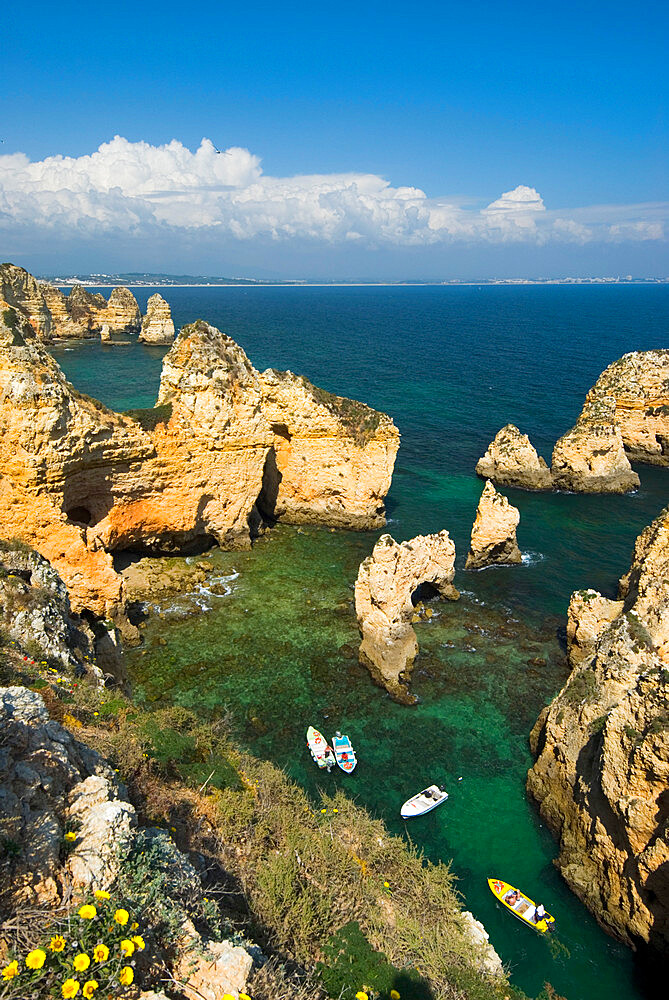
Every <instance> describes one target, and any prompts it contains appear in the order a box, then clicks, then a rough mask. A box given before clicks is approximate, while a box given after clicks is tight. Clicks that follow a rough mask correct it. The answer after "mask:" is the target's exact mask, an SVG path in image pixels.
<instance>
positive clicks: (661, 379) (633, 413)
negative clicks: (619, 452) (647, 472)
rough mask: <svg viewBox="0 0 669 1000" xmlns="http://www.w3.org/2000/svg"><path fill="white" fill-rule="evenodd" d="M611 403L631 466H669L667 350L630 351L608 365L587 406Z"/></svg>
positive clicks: (588, 396) (668, 376)
mask: <svg viewBox="0 0 669 1000" xmlns="http://www.w3.org/2000/svg"><path fill="white" fill-rule="evenodd" d="M603 398H606V399H609V400H612V403H613V407H614V420H615V423H616V425H617V426H618V427H619V428H620V433H621V434H622V439H623V444H624V446H625V450H626V452H627V454H628V455H629V457H630V458H631V460H632V461H633V462H650V463H652V464H654V465H669V350H657V351H632V352H631V353H630V354H625V355H623V357H622V358H619V359H618V360H617V361H614V362H613V364H611V365H609V367H608V368H607V369H605V371H603V372H602V374H601V375H600V376H599V378H598V379H597V382H596V383H595V385H594V386H593V387H592V389H591V390H590V392H589V393H588V395H587V397H586V406H589V405H591V404H593V403H596V402H597V401H598V400H601V399H603Z"/></svg>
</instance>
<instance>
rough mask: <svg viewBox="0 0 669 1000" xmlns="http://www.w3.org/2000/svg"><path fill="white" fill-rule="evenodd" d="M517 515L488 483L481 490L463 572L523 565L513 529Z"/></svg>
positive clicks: (517, 518)
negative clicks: (495, 566)
mask: <svg viewBox="0 0 669 1000" xmlns="http://www.w3.org/2000/svg"><path fill="white" fill-rule="evenodd" d="M519 523H520V511H519V510H518V508H517V507H513V506H512V505H511V504H510V503H509V501H508V500H507V498H506V497H505V496H504V495H503V494H502V493H498V492H497V490H496V489H495V487H494V486H493V484H492V483H491V482H490V480H488V481H487V482H486V484H485V487H484V488H483V493H482V494H481V499H480V500H479V505H478V509H477V511H476V520H475V521H474V524H473V526H472V538H471V545H470V549H469V553H468V555H467V563H466V566H465V569H483V568H484V567H486V566H493V565H499V564H509V563H519V562H522V557H521V554H520V549H519V548H518V542H517V541H516V528H517V527H518V524H519Z"/></svg>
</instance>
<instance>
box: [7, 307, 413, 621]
mask: <svg viewBox="0 0 669 1000" xmlns="http://www.w3.org/2000/svg"><path fill="white" fill-rule="evenodd" d="M3 317H5V318H4V319H3ZM277 379H278V376H276V373H271V374H270V375H268V376H266V377H265V376H262V377H261V376H260V375H259V374H258V373H257V372H256V370H255V369H254V368H253V366H252V365H251V363H250V361H249V360H248V358H247V357H246V355H245V354H244V352H243V351H242V349H241V348H240V347H238V346H237V344H235V343H234V341H233V340H231V339H230V338H229V337H226V336H225V335H224V334H222V333H220V332H219V331H218V330H216V329H215V328H214V327H211V326H209V325H208V324H207V323H204V322H201V321H200V322H198V323H194V324H191V325H190V326H188V327H185V328H184V329H183V330H182V331H181V333H180V335H179V337H178V338H177V340H176V341H175V343H174V345H173V346H172V349H171V350H170V351H169V352H168V354H167V355H166V357H165V359H164V364H163V372H162V376H161V382H160V391H159V396H158V403H157V406H156V407H155V408H153V409H151V410H146V411H135V412H133V413H129V414H119V413H114V412H113V411H112V410H109V409H108V408H107V407H105V406H103V405H102V404H101V403H98V402H97V401H96V400H93V399H91V398H89V397H87V396H84V395H83V394H82V393H79V392H77V391H76V390H75V389H74V388H73V387H72V386H71V385H70V384H69V383H68V382H67V381H66V380H65V378H64V376H63V373H62V372H61V371H60V369H59V367H58V365H57V364H56V363H55V361H54V360H53V358H52V357H51V356H50V355H49V354H48V353H47V352H46V351H45V350H44V349H43V348H42V347H41V345H40V344H39V342H38V341H37V339H36V336H35V332H34V329H33V327H32V326H31V324H30V323H29V322H28V320H27V319H25V318H24V317H20V316H19V315H18V314H17V313H16V311H12V310H5V311H4V312H2V311H0V499H1V500H2V504H3V517H2V523H1V526H0V531H1V533H2V537H5V538H12V537H16V538H19V539H22V540H23V541H25V542H27V543H28V544H30V545H32V546H33V547H34V548H35V549H37V551H39V552H40V553H41V554H42V555H43V556H45V558H47V559H48V560H49V561H50V562H51V563H52V565H53V566H54V568H55V569H56V571H57V572H58V573H59V574H60V576H61V577H62V579H63V580H64V582H65V584H66V586H67V588H68V591H69V593H70V598H71V600H72V605H73V607H74V609H75V610H77V611H79V610H81V609H82V608H88V609H90V610H92V611H94V612H95V613H96V614H98V615H101V616H105V617H116V616H120V617H119V621H120V622H121V624H123V620H122V616H121V611H122V607H123V604H124V593H123V581H122V578H121V576H120V575H119V574H118V573H117V572H116V571H115V570H114V566H113V562H112V556H111V552H113V551H115V550H120V549H135V550H139V551H148V552H151V551H153V552H166V551H171V552H178V551H184V550H187V549H189V548H191V549H192V548H193V547H194V546H197V545H202V544H206V543H207V541H208V540H210V541H215V542H217V543H218V544H219V545H222V546H225V547H230V546H234V545H248V544H249V543H250V538H251V535H252V533H253V531H254V530H257V529H258V527H259V524H260V521H261V515H260V513H259V512H258V508H257V506H256V502H257V501H259V497H260V495H261V494H262V506H263V509H264V510H268V511H269V512H270V513H273V514H274V516H283V515H285V516H286V517H287V518H290V517H291V516H292V512H294V511H295V512H297V513H296V514H295V517H296V519H299V520H303V521H306V520H311V521H312V522H313V523H320V524H328V525H332V526H340V527H343V526H346V527H353V528H359V527H366V526H369V525H377V524H379V523H383V513H382V511H383V506H382V500H383V496H384V493H385V491H386V490H387V488H388V485H389V483H390V478H391V475H392V467H393V463H394V460H395V454H396V451H397V447H398V443H399V435H398V432H397V430H396V429H395V427H394V425H393V424H392V421H391V420H390V419H389V418H388V417H385V415H383V414H376V413H375V411H372V410H369V408H368V407H364V406H363V405H362V404H356V403H353V402H352V401H346V400H339V401H338V403H337V405H338V406H339V407H340V416H339V418H338V419H337V417H336V416H335V413H336V407H335V406H334V404H331V403H330V397H327V394H325V396H326V399H327V404H326V403H322V404H317V403H316V402H315V401H314V402H313V403H308V399H309V398H310V397H313V398H314V399H315V397H316V396H317V394H318V390H316V389H315V388H314V387H310V386H309V384H308V383H305V382H302V381H300V380H297V379H296V378H295V376H292V375H290V376H286V377H285V378H284V380H283V384H284V386H285V392H284V393H282V394H279V396H277V394H274V395H271V397H270V398H269V399H268V393H267V382H268V381H269V383H270V384H273V383H274V382H275V381H276V380H277ZM293 382H295V383H299V391H297V390H296V391H295V392H292V391H288V387H289V386H291V385H292V384H293ZM333 398H335V399H337V397H333ZM319 406H322V407H323V408H324V409H325V410H326V411H327V414H328V417H327V418H326V416H325V415H323V416H322V417H321V416H319V415H318V407H319ZM347 406H350V407H351V408H352V409H353V411H354V412H355V413H356V414H357V413H358V412H359V411H360V412H361V413H362V414H363V421H362V423H363V424H364V420H365V419H369V420H370V421H372V422H373V423H374V426H372V427H367V428H365V427H363V428H361V427H360V426H359V425H358V424H354V423H352V422H351V421H348V420H347V419H346V413H347V410H346V407H347ZM300 407H305V408H306V412H305V411H303V412H300ZM291 432H292V433H291ZM284 435H290V443H291V447H292V449H293V451H292V452H291V455H295V456H298V457H299V465H298V464H296V462H297V461H298V460H296V461H291V460H290V458H288V459H285V457H284V456H282V455H280V454H279V453H278V451H279V442H283V441H285V440H286V438H285V436H284ZM277 439H278V441H277ZM309 463H310V465H309ZM302 464H304V465H305V466H307V465H309V467H308V468H306V469H304V470H302V468H301V465H302ZM304 494H306V495H304ZM284 496H285V497H286V498H288V499H286V500H285V501H284V500H283V499H282V498H283V497H284ZM270 508H272V509H271V510H270Z"/></svg>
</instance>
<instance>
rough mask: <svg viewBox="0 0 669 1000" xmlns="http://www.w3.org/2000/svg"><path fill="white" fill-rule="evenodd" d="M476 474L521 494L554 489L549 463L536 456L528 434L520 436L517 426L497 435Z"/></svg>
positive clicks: (479, 461)
mask: <svg viewBox="0 0 669 1000" xmlns="http://www.w3.org/2000/svg"><path fill="white" fill-rule="evenodd" d="M476 474H477V475H478V476H481V477H482V478H484V479H492V480H493V482H495V483H498V484H500V485H501V486H515V487H517V488H518V489H522V490H550V489H552V486H553V481H552V479H551V473H550V469H549V468H548V466H547V465H546V462H545V461H544V459H543V458H541V456H540V455H538V454H537V450H536V448H534V446H533V445H532V442H531V441H530V439H529V438H528V436H527V434H521V432H520V431H519V430H518V428H517V427H515V426H514V424H506V426H505V427H502V429H501V430H500V431H498V432H497V434H496V435H495V438H494V440H493V441H491V442H490V444H489V445H488V450H487V451H486V453H485V455H484V456H483V457H482V458H480V459H479V460H478V462H477V463H476Z"/></svg>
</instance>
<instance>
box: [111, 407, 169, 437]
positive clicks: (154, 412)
mask: <svg viewBox="0 0 669 1000" xmlns="http://www.w3.org/2000/svg"><path fill="white" fill-rule="evenodd" d="M123 414H124V416H126V417H130V419H131V420H134V421H136V422H137V423H138V424H139V425H140V427H141V428H142V429H143V430H145V431H154V430H155V429H156V427H157V426H158V424H167V423H169V420H170V418H171V416H172V404H171V403H164V404H163V405H162V406H153V407H149V408H148V409H145V410H124V411H123Z"/></svg>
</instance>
